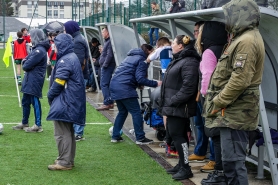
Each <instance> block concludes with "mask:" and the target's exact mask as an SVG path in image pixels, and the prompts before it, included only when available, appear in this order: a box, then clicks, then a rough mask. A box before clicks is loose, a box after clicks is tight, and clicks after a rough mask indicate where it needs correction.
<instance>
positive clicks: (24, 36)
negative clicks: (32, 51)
mask: <svg viewBox="0 0 278 185" xmlns="http://www.w3.org/2000/svg"><path fill="white" fill-rule="evenodd" d="M22 38H23V39H24V40H26V41H27V42H28V43H31V37H30V35H23V36H22Z"/></svg>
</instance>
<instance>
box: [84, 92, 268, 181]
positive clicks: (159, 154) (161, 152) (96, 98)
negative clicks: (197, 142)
mask: <svg viewBox="0 0 278 185" xmlns="http://www.w3.org/2000/svg"><path fill="white" fill-rule="evenodd" d="M86 94H87V101H88V102H89V103H90V104H91V105H93V106H94V107H97V106H99V105H101V104H102V102H103V96H102V93H101V92H100V93H97V92H94V93H90V92H88V93H86ZM100 112H101V113H102V114H103V115H104V116H106V117H107V118H108V119H110V120H111V121H112V122H114V119H115V117H116V115H117V113H118V111H117V106H115V107H114V109H113V110H108V111H100ZM130 129H133V125H132V120H131V116H130V115H129V116H128V118H127V120H126V122H125V124H124V129H123V130H124V133H125V134H126V135H127V136H128V137H130V138H131V139H132V140H134V141H135V138H134V136H132V135H131V134H130V133H129V132H128V131H129V130H130ZM144 131H145V133H146V137H147V138H149V139H153V140H154V143H153V144H151V145H148V146H140V147H141V148H142V149H143V150H144V151H146V152H147V153H148V154H149V155H150V156H151V157H152V158H153V159H154V160H156V161H157V162H158V163H160V165H161V166H162V167H164V168H171V166H175V165H176V164H177V162H178V159H174V158H167V157H166V155H165V149H164V148H161V147H159V144H160V143H161V141H158V140H157V138H156V137H155V131H154V130H153V129H152V128H150V127H149V126H148V125H144ZM193 149H194V144H193V143H190V147H189V150H190V151H189V155H190V154H192V153H193ZM205 164H206V163H190V166H191V169H192V172H193V174H194V177H193V178H191V179H190V180H185V181H182V184H187V185H194V184H196V185H200V184H201V183H200V182H201V180H202V179H204V178H206V177H207V175H208V173H203V172H201V171H200V167H202V166H203V165H205ZM255 176H256V170H254V169H251V168H248V178H249V184H250V185H271V184H272V181H271V177H270V178H267V179H264V180H257V179H255Z"/></svg>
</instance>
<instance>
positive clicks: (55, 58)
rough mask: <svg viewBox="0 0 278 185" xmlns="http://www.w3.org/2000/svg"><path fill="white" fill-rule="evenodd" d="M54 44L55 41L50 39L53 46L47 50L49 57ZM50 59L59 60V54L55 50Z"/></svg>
mask: <svg viewBox="0 0 278 185" xmlns="http://www.w3.org/2000/svg"><path fill="white" fill-rule="evenodd" d="M52 44H54V42H53V41H52V40H51V41H50V46H51V47H50V48H49V50H48V51H47V53H48V56H49V58H50V54H51V52H52ZM49 60H57V54H56V53H55V52H54V53H53V55H52V57H51V58H50V59H49Z"/></svg>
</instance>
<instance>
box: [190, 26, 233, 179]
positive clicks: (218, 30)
mask: <svg viewBox="0 0 278 185" xmlns="http://www.w3.org/2000/svg"><path fill="white" fill-rule="evenodd" d="M199 32H200V33H199V36H198V39H197V41H196V46H197V47H196V48H197V50H198V53H199V54H201V55H202V60H201V63H200V71H201V88H200V93H201V97H200V98H202V101H201V102H204V99H205V98H206V94H207V90H208V86H209V82H210V79H211V75H212V73H213V71H214V70H215V67H216V65H217V61H218V59H219V58H220V56H221V54H222V51H223V48H224V45H225V44H226V43H227V42H228V40H227V39H228V34H227V32H226V30H225V24H223V23H220V22H216V21H206V22H205V23H204V24H203V25H202V26H201V27H200V28H199ZM203 131H205V134H206V136H207V137H210V138H211V140H212V141H213V147H214V153H215V158H214V160H210V161H209V163H208V164H206V165H205V166H203V167H201V171H213V170H214V172H213V173H212V174H210V175H208V178H207V179H204V180H203V181H202V183H207V184H210V183H225V182H226V178H225V176H224V174H223V166H222V159H221V157H222V155H221V143H220V131H219V128H211V129H208V128H204V127H203ZM207 137H206V138H207ZM206 144H207V143H206ZM194 152H195V151H194ZM199 157H200V156H199ZM192 158H193V157H192Z"/></svg>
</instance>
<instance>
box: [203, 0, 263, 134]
mask: <svg viewBox="0 0 278 185" xmlns="http://www.w3.org/2000/svg"><path fill="white" fill-rule="evenodd" d="M223 11H224V15H225V20H226V30H227V32H228V33H230V41H229V44H228V46H227V47H226V48H225V50H224V53H223V54H222V56H221V57H220V59H219V60H218V63H217V66H216V69H215V71H214V73H213V75H212V77H211V82H210V86H209V90H208V93H207V97H206V102H205V106H204V111H205V114H204V116H205V117H206V123H205V125H206V127H208V128H212V127H229V128H232V129H236V130H246V131H250V130H255V129H256V127H257V125H258V121H259V99H260V93H259V85H260V84H261V81H262V74H263V68H264V58H265V49H264V43H263V39H262V36H261V34H260V32H259V30H258V28H257V27H258V25H259V21H260V11H259V7H258V6H257V4H256V3H255V2H254V1H252V0H245V1H241V0H234V1H231V2H229V3H228V4H226V5H224V6H223ZM212 110H217V111H218V112H217V113H215V114H211V112H212Z"/></svg>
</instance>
